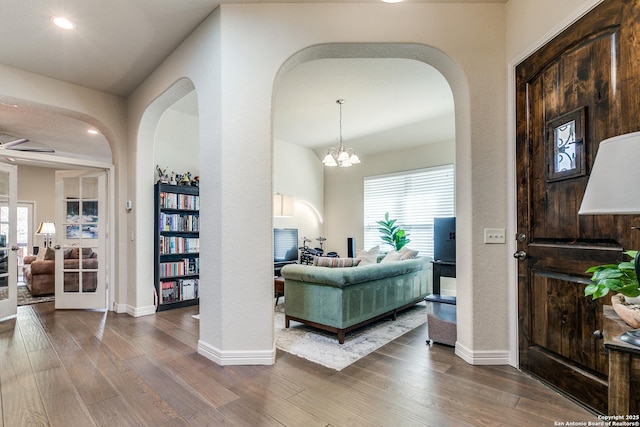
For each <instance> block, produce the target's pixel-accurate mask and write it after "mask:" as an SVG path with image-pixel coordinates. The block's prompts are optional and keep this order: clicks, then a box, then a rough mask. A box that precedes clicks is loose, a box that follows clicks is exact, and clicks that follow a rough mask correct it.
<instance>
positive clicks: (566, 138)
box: [553, 120, 576, 173]
mask: <svg viewBox="0 0 640 427" xmlns="http://www.w3.org/2000/svg"><path fill="white" fill-rule="evenodd" d="M554 134H555V135H554V136H553V139H554V147H555V153H554V156H553V157H554V162H553V164H554V172H556V173H557V172H566V171H570V170H574V169H575V168H576V121H575V120H571V121H570V122H568V123H565V124H563V125H560V126H558V127H556V128H555V129H554Z"/></svg>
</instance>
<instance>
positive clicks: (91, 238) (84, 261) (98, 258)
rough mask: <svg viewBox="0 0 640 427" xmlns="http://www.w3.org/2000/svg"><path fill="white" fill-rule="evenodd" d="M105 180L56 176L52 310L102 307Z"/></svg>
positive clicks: (91, 175) (92, 174) (85, 174)
mask: <svg viewBox="0 0 640 427" xmlns="http://www.w3.org/2000/svg"><path fill="white" fill-rule="evenodd" d="M106 175H107V173H106V171H104V170H82V171H56V203H57V206H56V239H55V243H54V249H55V253H56V268H55V271H56V273H55V289H56V298H55V301H56V309H60V308H82V309H104V308H106V306H107V295H106V289H107V284H106V277H107V275H106V270H107V268H106V266H107V257H106V248H107V245H106V230H107V224H106V222H107V221H106V218H107V206H106V205H107V202H106V200H107V197H106V194H107V184H106V182H107V179H106Z"/></svg>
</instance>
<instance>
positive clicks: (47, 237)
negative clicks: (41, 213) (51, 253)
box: [36, 221, 56, 248]
mask: <svg viewBox="0 0 640 427" xmlns="http://www.w3.org/2000/svg"><path fill="white" fill-rule="evenodd" d="M36 234H43V235H44V247H45V248H50V247H51V236H53V235H54V234H56V226H55V224H54V223H53V222H45V221H43V222H41V223H40V227H38V230H37V231H36Z"/></svg>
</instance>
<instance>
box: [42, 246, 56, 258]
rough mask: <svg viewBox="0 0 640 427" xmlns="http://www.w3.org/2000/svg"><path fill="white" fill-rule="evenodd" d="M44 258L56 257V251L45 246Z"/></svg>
mask: <svg viewBox="0 0 640 427" xmlns="http://www.w3.org/2000/svg"><path fill="white" fill-rule="evenodd" d="M44 259H45V260H53V259H56V251H54V250H53V249H51V248H47V250H46V252H45V254H44Z"/></svg>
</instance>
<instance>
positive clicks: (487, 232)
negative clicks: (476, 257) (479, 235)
mask: <svg viewBox="0 0 640 427" xmlns="http://www.w3.org/2000/svg"><path fill="white" fill-rule="evenodd" d="M484 243H485V244H496V243H497V244H503V243H507V240H506V238H505V232H504V228H485V229H484Z"/></svg>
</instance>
